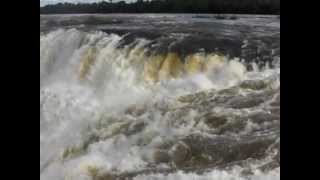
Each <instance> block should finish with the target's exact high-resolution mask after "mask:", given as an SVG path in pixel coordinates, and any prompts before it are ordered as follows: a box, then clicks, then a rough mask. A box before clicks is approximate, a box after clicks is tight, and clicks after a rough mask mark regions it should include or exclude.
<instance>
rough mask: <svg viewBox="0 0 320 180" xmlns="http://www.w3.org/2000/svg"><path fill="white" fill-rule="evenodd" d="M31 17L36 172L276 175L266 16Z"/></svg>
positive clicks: (76, 176) (63, 179)
mask: <svg viewBox="0 0 320 180" xmlns="http://www.w3.org/2000/svg"><path fill="white" fill-rule="evenodd" d="M237 17H238V18H236V19H228V18H226V19H222V20H221V19H220V20H217V19H214V16H213V15H204V16H197V15H150V14H149V15H90V16H89V15H72V16H69V15H59V16H58V15H56V16H41V17H40V179H41V180H82V179H83V180H91V179H92V180H116V179H119V180H124V179H129V180H130V179H132V180H145V179H146V180H149V179H155V180H160V179H161V180H163V179H169V180H171V179H172V180H178V179H183V180H188V179H190V180H195V179H197V180H198V179H199V180H209V179H210V180H212V179H219V180H220V179H221V180H232V179H240V180H242V179H243V180H251V179H252V180H254V179H257V180H260V179H262V180H269V179H270V180H271V179H272V180H274V179H280V31H279V30H280V26H279V18H277V17H274V16H244V15H243V16H237Z"/></svg>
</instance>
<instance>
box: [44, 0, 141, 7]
mask: <svg viewBox="0 0 320 180" xmlns="http://www.w3.org/2000/svg"><path fill="white" fill-rule="evenodd" d="M100 1H102V0H40V6H45V5H47V4H56V3H59V2H85V3H91V2H100ZM105 1H108V0H105ZM117 1H121V0H113V2H117ZM123 1H126V2H132V1H136V0H123Z"/></svg>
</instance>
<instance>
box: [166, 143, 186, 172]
mask: <svg viewBox="0 0 320 180" xmlns="http://www.w3.org/2000/svg"><path fill="white" fill-rule="evenodd" d="M190 153H191V152H190V148H189V146H188V145H187V144H186V143H184V142H183V141H180V142H178V143H177V144H175V145H174V146H173V147H172V148H171V150H170V155H171V158H172V161H173V163H174V164H175V165H176V166H177V167H182V166H183V165H184V164H185V163H186V162H187V161H188V160H189V159H190V158H191V154H190Z"/></svg>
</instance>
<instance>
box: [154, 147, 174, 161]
mask: <svg viewBox="0 0 320 180" xmlns="http://www.w3.org/2000/svg"><path fill="white" fill-rule="evenodd" d="M152 158H153V160H154V162H155V163H168V162H170V160H171V157H170V155H169V153H168V152H167V151H166V150H155V151H154V153H153V156H152Z"/></svg>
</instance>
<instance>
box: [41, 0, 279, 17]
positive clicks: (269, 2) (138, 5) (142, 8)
mask: <svg viewBox="0 0 320 180" xmlns="http://www.w3.org/2000/svg"><path fill="white" fill-rule="evenodd" d="M62 13H64V14H68V13H217V14H219V13H233V14H280V0H137V1H136V2H134V3H126V2H125V1H120V2H117V3H115V2H112V0H109V1H108V2H106V1H102V2H98V3H90V4H89V3H77V4H73V3H58V4H54V5H47V6H44V7H40V14H62Z"/></svg>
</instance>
